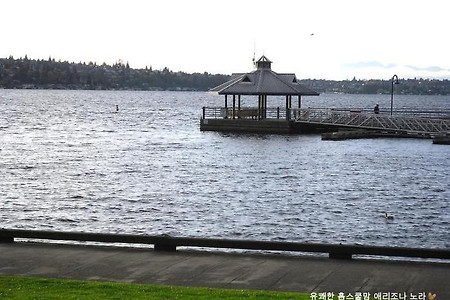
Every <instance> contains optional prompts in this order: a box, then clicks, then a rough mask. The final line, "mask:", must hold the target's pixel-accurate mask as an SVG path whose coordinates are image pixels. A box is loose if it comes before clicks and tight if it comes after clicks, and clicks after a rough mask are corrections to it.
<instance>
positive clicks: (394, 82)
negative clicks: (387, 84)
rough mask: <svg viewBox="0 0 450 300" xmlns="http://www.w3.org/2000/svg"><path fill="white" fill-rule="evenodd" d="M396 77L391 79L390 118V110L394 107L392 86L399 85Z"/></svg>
mask: <svg viewBox="0 0 450 300" xmlns="http://www.w3.org/2000/svg"><path fill="white" fill-rule="evenodd" d="M399 83H400V82H398V76H397V75H394V76H392V79H391V116H392V108H393V106H394V84H399Z"/></svg>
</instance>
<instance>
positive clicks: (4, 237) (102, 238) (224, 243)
mask: <svg viewBox="0 0 450 300" xmlns="http://www.w3.org/2000/svg"><path fill="white" fill-rule="evenodd" d="M16 238H25V239H38V240H60V241H89V242H101V243H130V244H153V245H154V248H155V250H162V251H176V248H177V247H181V246H184V247H186V246H187V247H204V248H227V249H247V250H271V251H289V252H318V253H328V254H329V257H330V258H343V259H351V258H352V255H376V256H398V257H420V258H438V259H450V249H423V248H406V247H383V246H362V245H342V244H319V243H299V242H274V241H255V240H235V239H213V238H189V237H171V236H165V235H163V236H151V235H132V234H105V233H86V232H61V231H39V230H18V229H0V242H2V243H13V242H14V239H16Z"/></svg>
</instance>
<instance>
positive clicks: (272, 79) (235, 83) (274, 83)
mask: <svg viewBox="0 0 450 300" xmlns="http://www.w3.org/2000/svg"><path fill="white" fill-rule="evenodd" d="M271 65H272V62H271V61H270V60H269V59H268V58H267V57H266V56H264V55H263V56H262V57H261V58H260V59H259V60H257V61H256V70H254V71H253V72H250V73H234V74H232V75H231V79H230V80H229V81H227V82H225V83H223V84H221V85H219V86H217V87H215V88H213V89H211V90H210V91H211V92H218V93H219V95H225V103H224V107H223V108H221V109H220V113H219V114H217V113H216V112H214V114H213V115H214V116H213V118H212V119H217V115H219V119H220V118H221V119H222V120H227V121H228V123H224V122H219V123H220V124H223V125H221V126H219V127H217V126H216V125H217V124H219V123H218V122H213V121H209V120H210V119H211V118H209V116H207V112H209V115H211V110H210V109H211V108H203V118H202V122H201V126H200V129H201V130H216V129H215V128H220V129H223V128H225V129H224V130H227V128H229V129H230V130H234V129H236V128H240V129H239V131H254V130H247V129H251V128H254V127H255V126H259V127H261V125H262V123H261V122H259V123H257V125H255V124H254V123H255V122H258V121H267V120H273V119H275V120H277V121H281V120H280V119H284V120H285V122H288V123H289V122H290V120H291V110H292V108H293V107H292V97H293V96H294V97H298V108H299V109H300V108H301V97H302V96H305V95H307V96H317V95H319V93H317V92H316V91H313V90H312V89H310V88H308V87H306V86H304V85H302V84H300V83H298V81H297V77H296V76H295V74H293V73H289V74H283V73H276V72H274V71H272V68H271ZM244 95H253V96H258V106H257V107H256V108H255V107H253V108H248V107H246V108H244V107H241V96H244ZM268 96H284V97H285V99H286V105H285V109H284V110H283V109H282V110H281V111H280V108H279V107H277V108H272V109H268V106H267V99H268ZM230 98H231V99H230ZM230 100H231V101H232V103H231V107H229V101H230ZM208 109H209V111H207V110H208ZM268 113H269V114H268ZM280 116H281V118H280ZM231 120H235V121H236V122H235V123H236V124H233V123H232V122H229V121H231ZM238 120H241V121H243V120H245V121H247V122H246V123H242V122H237V121H238ZM205 121H206V122H205ZM248 121H253V122H252V123H249V122H248ZM213 123H215V125H213ZM266 123H267V122H266ZM226 124H228V125H226ZM202 125H203V126H202ZM237 125H238V126H237ZM270 126H271V125H270V124H265V125H264V126H263V127H266V129H269V130H265V131H269V132H270V131H272V130H270V128H269V127H270ZM220 129H217V130H220Z"/></svg>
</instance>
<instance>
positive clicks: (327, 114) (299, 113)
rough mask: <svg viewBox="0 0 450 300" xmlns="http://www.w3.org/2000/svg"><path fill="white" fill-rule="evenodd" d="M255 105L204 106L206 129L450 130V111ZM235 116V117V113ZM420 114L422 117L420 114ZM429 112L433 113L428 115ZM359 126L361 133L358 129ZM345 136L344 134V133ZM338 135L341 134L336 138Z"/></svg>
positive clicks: (433, 133) (425, 134)
mask: <svg viewBox="0 0 450 300" xmlns="http://www.w3.org/2000/svg"><path fill="white" fill-rule="evenodd" d="M254 112H255V109H254V108H240V109H239V110H236V111H235V113H234V114H233V112H232V109H230V108H223V107H204V108H203V114H202V118H201V120H200V130H202V131H208V130H211V131H234V132H236V131H239V132H259V133H314V132H315V133H323V132H337V131H347V132H350V133H351V134H350V133H349V134H348V135H347V136H348V137H347V138H352V137H353V138H362V137H368V138H370V137H383V136H384V137H422V138H435V137H438V136H445V135H446V134H448V133H450V112H445V113H444V112H440V114H439V117H441V118H436V117H435V115H438V113H439V112H436V111H434V112H433V113H434V115H430V114H429V113H427V112H426V111H415V112H413V111H409V112H408V114H402V115H400V114H395V115H393V116H391V115H387V114H373V113H369V112H367V111H366V112H364V111H360V110H336V109H310V108H307V109H303V108H288V109H282V108H280V107H276V108H266V110H265V116H266V117H265V118H264V119H259V118H258V117H257V115H256V114H255V113H254ZM233 116H234V117H233ZM416 116H419V117H416ZM425 116H431V118H430V117H425ZM355 130H357V132H358V133H357V134H356V133H355V132H356V131H355ZM341 136H342V137H343V138H344V135H342V134H341ZM336 139H338V138H336Z"/></svg>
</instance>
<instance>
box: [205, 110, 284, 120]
mask: <svg viewBox="0 0 450 300" xmlns="http://www.w3.org/2000/svg"><path fill="white" fill-rule="evenodd" d="M202 118H203V119H252V120H258V119H286V109H285V108H281V107H268V108H267V109H265V110H258V107H241V108H235V109H234V111H233V108H232V107H227V108H225V107H203V114H202Z"/></svg>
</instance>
